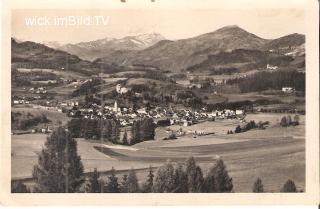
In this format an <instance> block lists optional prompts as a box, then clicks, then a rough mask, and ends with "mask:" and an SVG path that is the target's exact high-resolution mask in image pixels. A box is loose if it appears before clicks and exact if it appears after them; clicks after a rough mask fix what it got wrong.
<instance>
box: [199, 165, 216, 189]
mask: <svg viewBox="0 0 320 209" xmlns="http://www.w3.org/2000/svg"><path fill="white" fill-rule="evenodd" d="M216 187H217V185H216V181H215V173H214V167H211V168H210V170H209V172H208V174H207V176H206V177H205V179H204V184H203V190H202V191H203V192H206V193H213V192H217V188H216Z"/></svg>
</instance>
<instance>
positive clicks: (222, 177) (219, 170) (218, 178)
mask: <svg viewBox="0 0 320 209" xmlns="http://www.w3.org/2000/svg"><path fill="white" fill-rule="evenodd" d="M211 169H212V173H213V176H214V181H215V186H216V187H215V189H216V191H217V192H220V193H224V192H232V189H233V184H232V178H230V177H229V174H228V171H227V169H226V166H225V165H224V162H223V160H222V159H218V160H217V162H216V163H215V165H214V166H213V167H212V168H211Z"/></svg>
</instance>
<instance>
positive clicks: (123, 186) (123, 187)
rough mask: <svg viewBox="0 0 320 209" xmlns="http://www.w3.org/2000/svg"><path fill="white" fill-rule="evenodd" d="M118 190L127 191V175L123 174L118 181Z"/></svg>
mask: <svg viewBox="0 0 320 209" xmlns="http://www.w3.org/2000/svg"><path fill="white" fill-rule="evenodd" d="M120 192H122V193H128V175H127V174H124V175H123V177H122V180H121V183H120Z"/></svg>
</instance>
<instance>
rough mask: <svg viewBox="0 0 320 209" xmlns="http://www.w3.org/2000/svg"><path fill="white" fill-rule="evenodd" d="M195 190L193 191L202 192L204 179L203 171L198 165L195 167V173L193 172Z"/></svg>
mask: <svg viewBox="0 0 320 209" xmlns="http://www.w3.org/2000/svg"><path fill="white" fill-rule="evenodd" d="M195 174H196V175H195V180H196V181H195V182H196V185H195V191H194V192H202V187H203V183H204V179H203V173H202V170H201V168H200V167H199V166H197V167H196V173H195Z"/></svg>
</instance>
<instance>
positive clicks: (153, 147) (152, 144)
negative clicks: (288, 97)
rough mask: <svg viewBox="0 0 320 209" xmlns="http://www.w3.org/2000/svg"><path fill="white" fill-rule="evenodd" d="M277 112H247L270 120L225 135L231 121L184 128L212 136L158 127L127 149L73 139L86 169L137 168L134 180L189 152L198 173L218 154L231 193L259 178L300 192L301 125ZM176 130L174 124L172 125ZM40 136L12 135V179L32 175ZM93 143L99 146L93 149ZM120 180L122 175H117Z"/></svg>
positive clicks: (271, 186) (273, 188) (268, 186)
mask: <svg viewBox="0 0 320 209" xmlns="http://www.w3.org/2000/svg"><path fill="white" fill-rule="evenodd" d="M281 116H282V115H280V114H254V115H248V116H247V118H246V120H251V119H254V120H255V121H260V120H261V121H266V120H268V121H270V126H269V127H268V128H267V129H265V130H250V131H248V132H245V133H239V134H232V135H227V134H226V130H229V129H234V128H235V125H237V123H239V121H236V120H223V121H215V122H204V123H199V124H196V125H193V126H189V127H183V129H184V130H185V131H188V130H190V131H191V130H198V131H200V130H203V131H212V132H215V134H214V135H208V136H198V137H196V138H193V135H192V134H187V135H185V136H183V137H179V138H178V139H177V140H170V141H163V140H161V137H160V136H161V134H162V135H165V134H166V130H165V129H164V128H161V129H160V128H159V129H157V135H158V137H157V139H156V140H154V141H146V142H142V143H139V144H136V145H134V146H132V147H126V146H120V145H110V144H100V143H96V142H90V141H86V140H84V139H77V141H78V149H79V154H80V155H81V159H82V162H83V164H84V167H85V171H86V172H89V171H92V170H93V169H94V168H98V170H100V171H105V170H109V169H111V167H114V168H115V169H116V170H118V173H119V175H120V174H121V173H124V172H126V171H121V170H127V169H131V168H134V169H139V170H137V176H138V178H139V181H140V182H141V181H143V179H144V178H145V176H146V175H147V173H146V170H145V169H141V168H148V167H149V165H151V166H154V167H157V166H159V165H161V164H163V163H164V162H166V161H167V160H168V159H170V160H171V161H172V162H182V161H185V159H186V158H187V157H188V156H191V155H193V156H195V158H196V161H197V162H198V163H199V164H200V166H201V168H202V169H203V172H204V173H206V172H207V170H208V168H209V167H210V166H211V165H212V164H213V163H214V161H215V159H216V157H217V156H220V157H222V159H223V160H224V161H225V163H226V165H227V168H228V170H229V175H230V176H231V177H232V178H233V182H234V189H235V192H251V190H252V185H253V182H254V181H255V179H256V178H257V177H260V178H262V181H263V184H264V187H265V190H266V191H268V192H279V190H280V188H281V186H282V185H283V184H284V182H285V181H286V180H287V179H289V178H290V179H292V180H294V181H295V183H296V185H297V186H298V188H299V189H303V190H305V188H304V186H305V136H304V133H305V124H304V121H305V120H304V116H301V117H300V120H301V125H299V126H297V127H287V128H282V127H279V126H278V122H279V120H280V118H281ZM170 128H171V129H173V130H175V129H178V128H180V127H179V126H172V127H170ZM45 137H46V136H45V135H37V134H33V135H32V134H29V135H13V136H12V177H13V178H21V177H27V176H30V175H31V170H32V165H33V164H35V163H36V162H37V155H36V153H37V152H38V151H39V150H40V149H41V147H42V146H43V142H44V140H45ZM95 147H99V148H100V150H101V151H98V150H97V149H96V148H95ZM119 177H120V178H121V176H119Z"/></svg>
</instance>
